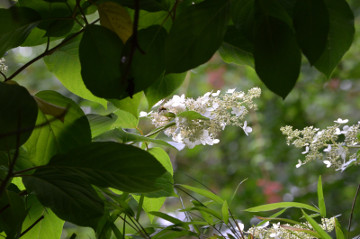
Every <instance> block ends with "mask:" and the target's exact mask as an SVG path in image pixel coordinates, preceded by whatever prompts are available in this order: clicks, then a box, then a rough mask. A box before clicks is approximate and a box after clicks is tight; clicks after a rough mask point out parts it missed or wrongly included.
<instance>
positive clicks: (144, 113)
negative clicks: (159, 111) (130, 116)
mask: <svg viewBox="0 0 360 239" xmlns="http://www.w3.org/2000/svg"><path fill="white" fill-rule="evenodd" d="M146 116H148V113H146V112H145V111H140V115H139V117H146Z"/></svg>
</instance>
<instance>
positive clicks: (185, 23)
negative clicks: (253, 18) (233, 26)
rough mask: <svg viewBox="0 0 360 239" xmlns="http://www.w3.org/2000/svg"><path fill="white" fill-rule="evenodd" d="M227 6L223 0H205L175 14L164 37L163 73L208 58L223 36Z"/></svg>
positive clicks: (182, 69)
mask: <svg viewBox="0 0 360 239" xmlns="http://www.w3.org/2000/svg"><path fill="white" fill-rule="evenodd" d="M229 9H230V8H229V1H227V0H226V1H218V0H208V1H204V2H202V3H199V4H195V5H192V6H190V7H188V9H187V10H186V11H182V12H181V14H180V15H179V16H177V17H176V19H175V21H174V23H173V26H172V28H171V30H170V33H169V35H168V38H167V39H166V46H165V59H166V61H165V63H166V71H167V73H180V72H185V71H187V70H189V69H192V68H194V67H196V66H198V65H200V64H203V63H205V62H206V61H208V60H209V59H210V58H211V56H212V55H213V54H214V53H215V51H216V50H217V49H218V48H219V47H220V45H221V42H222V40H223V37H224V34H225V31H226V25H227V23H228V20H229V19H228V17H229Z"/></svg>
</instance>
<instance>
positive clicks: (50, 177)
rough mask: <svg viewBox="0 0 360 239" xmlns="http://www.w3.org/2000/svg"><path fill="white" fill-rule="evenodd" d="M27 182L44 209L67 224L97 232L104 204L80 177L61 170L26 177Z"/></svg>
mask: <svg viewBox="0 0 360 239" xmlns="http://www.w3.org/2000/svg"><path fill="white" fill-rule="evenodd" d="M23 182H24V184H25V186H26V189H27V190H28V191H29V192H33V193H34V194H35V195H36V197H37V198H38V199H39V201H40V202H41V204H42V205H44V206H45V207H49V208H51V210H52V211H53V212H54V213H55V214H56V215H57V216H58V217H59V218H61V219H63V220H65V221H69V222H72V223H75V224H77V225H79V226H91V227H93V228H95V227H96V225H97V223H98V221H99V220H100V218H101V217H102V216H103V214H104V202H103V201H102V200H101V199H100V198H99V196H98V195H97V193H96V191H95V190H94V189H93V187H92V186H91V185H90V184H89V183H88V182H86V181H85V180H84V179H83V178H81V177H80V176H77V175H70V174H69V173H66V172H64V171H63V170H59V169H58V170H56V169H53V170H51V169H50V168H42V169H40V170H39V169H38V170H36V172H35V173H34V174H32V175H28V176H24V177H23Z"/></svg>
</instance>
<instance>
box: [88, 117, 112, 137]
mask: <svg viewBox="0 0 360 239" xmlns="http://www.w3.org/2000/svg"><path fill="white" fill-rule="evenodd" d="M86 117H87V118H88V120H89V123H90V128H91V135H92V137H93V138H94V137H96V136H98V135H100V134H102V133H104V132H106V131H108V130H110V129H112V125H113V124H114V122H115V121H116V119H117V116H116V115H115V114H109V115H106V116H103V115H95V114H89V115H86Z"/></svg>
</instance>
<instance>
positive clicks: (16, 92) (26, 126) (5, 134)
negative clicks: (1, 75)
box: [0, 82, 38, 150]
mask: <svg viewBox="0 0 360 239" xmlns="http://www.w3.org/2000/svg"><path fill="white" fill-rule="evenodd" d="M0 100H1V102H0V115H1V117H0V150H9V149H14V148H16V147H20V146H21V145H22V144H24V143H25V142H26V141H27V140H28V138H29V137H30V135H31V132H32V130H33V129H34V127H35V122H36V117H37V113H38V108H37V105H36V102H35V100H34V98H33V97H32V96H31V95H30V94H29V92H28V91H27V90H26V89H25V88H24V87H22V86H19V85H17V84H16V83H14V84H12V83H3V82H1V83H0Z"/></svg>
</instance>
